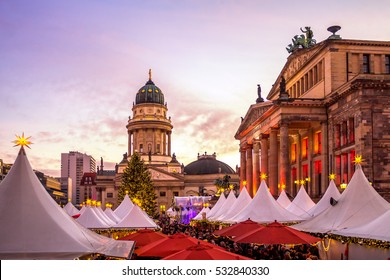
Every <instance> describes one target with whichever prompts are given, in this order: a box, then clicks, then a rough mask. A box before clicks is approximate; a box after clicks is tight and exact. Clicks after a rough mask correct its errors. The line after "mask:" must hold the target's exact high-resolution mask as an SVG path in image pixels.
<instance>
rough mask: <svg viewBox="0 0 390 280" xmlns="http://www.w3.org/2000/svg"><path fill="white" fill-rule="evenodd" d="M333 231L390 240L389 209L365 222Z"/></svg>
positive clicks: (340, 233)
mask: <svg viewBox="0 0 390 280" xmlns="http://www.w3.org/2000/svg"><path fill="white" fill-rule="evenodd" d="M333 233H334V234H338V235H344V236H351V237H360V238H367V239H375V240H381V241H389V242H390V210H387V211H386V212H385V213H384V214H382V215H381V216H379V217H378V218H376V219H375V220H373V221H371V222H369V223H367V224H364V225H361V226H357V227H350V228H346V229H340V230H336V231H333Z"/></svg>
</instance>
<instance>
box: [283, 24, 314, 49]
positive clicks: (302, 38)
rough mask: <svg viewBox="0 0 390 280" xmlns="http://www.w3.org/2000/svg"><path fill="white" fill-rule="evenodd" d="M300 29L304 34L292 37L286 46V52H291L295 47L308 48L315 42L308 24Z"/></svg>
mask: <svg viewBox="0 0 390 280" xmlns="http://www.w3.org/2000/svg"><path fill="white" fill-rule="evenodd" d="M300 30H301V31H302V32H303V33H304V35H303V34H302V35H295V36H294V37H293V39H292V44H289V45H288V46H287V48H286V50H287V52H288V53H292V52H294V51H296V50H297V49H306V48H310V47H312V46H314V45H315V44H316V40H314V39H313V31H312V30H311V28H310V26H305V29H304V30H303V29H302V27H301V28H300Z"/></svg>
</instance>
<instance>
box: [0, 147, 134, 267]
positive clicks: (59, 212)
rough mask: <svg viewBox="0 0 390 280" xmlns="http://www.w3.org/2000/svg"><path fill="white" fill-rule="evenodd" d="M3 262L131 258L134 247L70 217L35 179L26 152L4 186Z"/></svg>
mask: <svg viewBox="0 0 390 280" xmlns="http://www.w3.org/2000/svg"><path fill="white" fill-rule="evenodd" d="M0 240H1V242H0V259H46V260H48V259H75V258H78V257H81V256H84V255H89V254H93V253H98V254H105V255H109V256H113V257H121V258H129V257H130V254H131V252H132V250H133V247H134V243H133V242H130V243H127V241H117V240H114V239H112V238H108V237H104V236H101V235H98V234H96V233H94V232H92V231H90V230H88V229H86V228H84V227H82V226H81V225H79V224H78V223H77V222H76V221H75V220H74V219H73V218H72V217H70V216H69V215H68V214H67V213H66V212H65V211H64V210H63V209H62V208H61V207H60V206H59V205H57V204H56V202H55V201H54V200H53V199H52V198H51V196H50V195H49V194H48V193H47V191H46V190H45V189H44V187H43V186H42V184H41V182H40V181H39V179H38V178H37V176H36V175H35V173H34V171H33V169H32V168H31V165H30V163H29V161H28V159H27V156H26V154H25V151H24V148H21V149H20V152H19V155H18V157H17V158H16V160H15V163H14V165H13V166H12V168H11V170H10V171H9V173H8V174H7V176H6V177H5V179H4V180H3V181H2V182H1V183H0Z"/></svg>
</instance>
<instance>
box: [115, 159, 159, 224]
mask: <svg viewBox="0 0 390 280" xmlns="http://www.w3.org/2000/svg"><path fill="white" fill-rule="evenodd" d="M126 193H127V194H128V195H129V197H130V198H131V200H132V201H133V202H134V203H135V204H137V205H138V206H140V207H141V208H142V209H143V210H144V211H145V212H146V213H147V214H148V215H149V216H151V217H154V216H155V215H156V199H157V197H156V194H155V193H154V186H153V183H152V178H151V175H150V172H149V170H148V169H147V167H146V165H145V164H144V161H143V160H142V159H141V157H140V156H139V154H138V153H134V154H133V155H132V156H131V158H130V161H129V163H128V164H127V167H126V168H125V170H124V171H123V175H122V181H121V185H120V187H119V191H118V199H119V202H121V201H122V200H123V198H124V196H125V195H126Z"/></svg>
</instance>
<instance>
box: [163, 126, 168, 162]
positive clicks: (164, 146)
mask: <svg viewBox="0 0 390 280" xmlns="http://www.w3.org/2000/svg"><path fill="white" fill-rule="evenodd" d="M162 136H163V153H162V154H163V155H164V156H165V155H166V154H167V132H166V131H165V130H163V131H162Z"/></svg>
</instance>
